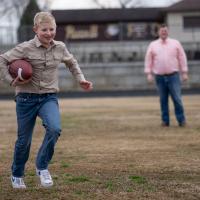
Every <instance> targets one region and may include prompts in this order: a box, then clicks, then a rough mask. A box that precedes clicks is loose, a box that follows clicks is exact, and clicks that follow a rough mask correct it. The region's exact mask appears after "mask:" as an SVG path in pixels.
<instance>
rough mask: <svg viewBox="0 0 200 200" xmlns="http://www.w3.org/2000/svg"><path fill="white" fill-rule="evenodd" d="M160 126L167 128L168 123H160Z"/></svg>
mask: <svg viewBox="0 0 200 200" xmlns="http://www.w3.org/2000/svg"><path fill="white" fill-rule="evenodd" d="M161 126H162V127H168V126H169V123H166V122H162V123H161Z"/></svg>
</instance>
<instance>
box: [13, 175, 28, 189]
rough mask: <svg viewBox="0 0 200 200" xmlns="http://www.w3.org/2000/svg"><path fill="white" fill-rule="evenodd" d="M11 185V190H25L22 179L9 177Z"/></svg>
mask: <svg viewBox="0 0 200 200" xmlns="http://www.w3.org/2000/svg"><path fill="white" fill-rule="evenodd" d="M11 183H12V186H13V188H17V189H26V185H25V183H24V180H23V178H18V177H14V176H11Z"/></svg>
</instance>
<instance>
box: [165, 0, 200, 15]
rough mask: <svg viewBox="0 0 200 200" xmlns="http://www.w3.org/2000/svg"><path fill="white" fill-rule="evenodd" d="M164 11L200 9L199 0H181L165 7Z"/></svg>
mask: <svg viewBox="0 0 200 200" xmlns="http://www.w3.org/2000/svg"><path fill="white" fill-rule="evenodd" d="M165 11H166V12H191V11H193V12H194V11H198V12H199V11H200V0H182V1H180V2H178V3H175V4H173V5H172V6H169V7H168V8H166V9H165Z"/></svg>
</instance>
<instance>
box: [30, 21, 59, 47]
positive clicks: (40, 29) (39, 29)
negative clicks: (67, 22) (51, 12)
mask: <svg viewBox="0 0 200 200" xmlns="http://www.w3.org/2000/svg"><path fill="white" fill-rule="evenodd" d="M33 30H34V32H35V33H36V35H37V36H38V39H39V40H40V42H41V43H42V44H43V46H45V47H46V48H48V47H49V45H50V43H51V42H52V40H53V39H54V37H55V35H56V25H55V23H53V22H45V23H41V24H39V25H37V26H34V28H33Z"/></svg>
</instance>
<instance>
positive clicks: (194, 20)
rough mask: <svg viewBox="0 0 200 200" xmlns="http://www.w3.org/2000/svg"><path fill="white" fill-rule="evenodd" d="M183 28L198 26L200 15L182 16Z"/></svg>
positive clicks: (199, 25) (199, 26) (199, 24)
mask: <svg viewBox="0 0 200 200" xmlns="http://www.w3.org/2000/svg"><path fill="white" fill-rule="evenodd" d="M183 24H184V28H199V29H200V16H187V17H184V18H183Z"/></svg>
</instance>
